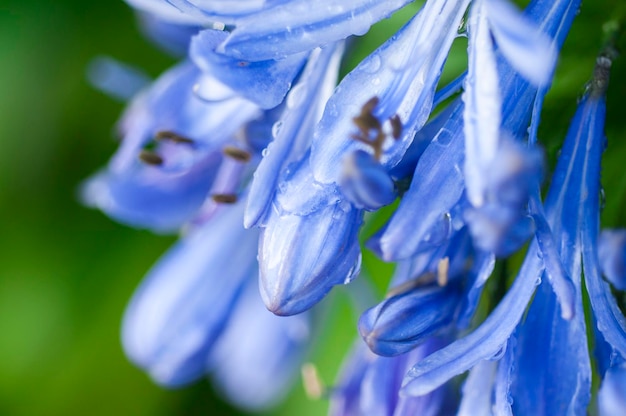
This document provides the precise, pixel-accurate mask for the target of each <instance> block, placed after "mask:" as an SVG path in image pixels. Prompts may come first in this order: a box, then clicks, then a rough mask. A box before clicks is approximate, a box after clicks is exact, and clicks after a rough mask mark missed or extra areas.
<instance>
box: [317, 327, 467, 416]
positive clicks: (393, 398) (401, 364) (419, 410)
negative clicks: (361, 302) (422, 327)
mask: <svg viewBox="0 0 626 416" xmlns="http://www.w3.org/2000/svg"><path fill="white" fill-rule="evenodd" d="M444 342H445V341H444V340H443V339H440V338H435V337H431V338H428V339H427V340H426V341H425V342H424V343H423V344H422V345H420V346H419V347H417V348H415V349H414V350H413V351H411V352H409V353H406V354H402V355H399V356H396V357H380V356H376V355H374V354H372V352H371V351H369V350H368V349H367V348H365V347H364V346H363V345H362V344H361V343H358V344H357V345H355V346H354V347H353V350H352V353H351V354H350V356H349V357H348V358H347V360H346V364H344V368H343V369H342V370H341V372H340V377H339V382H338V385H337V386H335V387H334V388H333V389H332V391H331V402H330V410H329V415H332V416H363V415H381V416H409V415H432V416H435V415H438V414H451V413H453V412H454V410H455V408H456V400H455V398H454V395H453V394H452V393H451V392H450V391H449V389H448V387H447V386H444V387H441V388H439V389H437V390H435V391H434V392H432V393H430V394H428V395H425V396H421V397H409V396H402V395H399V388H400V383H401V381H402V377H403V375H404V373H405V372H406V370H407V368H408V366H410V363H412V362H414V361H416V360H420V359H422V358H423V357H425V356H426V355H428V354H429V353H430V352H432V351H434V350H436V349H438V348H440V347H441V346H442V345H443V344H444Z"/></svg>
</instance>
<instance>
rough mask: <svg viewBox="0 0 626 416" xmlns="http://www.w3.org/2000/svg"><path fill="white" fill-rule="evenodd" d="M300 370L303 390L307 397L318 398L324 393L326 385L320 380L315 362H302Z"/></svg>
mask: <svg viewBox="0 0 626 416" xmlns="http://www.w3.org/2000/svg"><path fill="white" fill-rule="evenodd" d="M300 372H301V374H302V385H303V387H304V392H305V394H306V395H307V397H308V398H309V399H313V400H319V399H321V398H322V397H324V396H325V395H326V392H327V389H326V386H324V382H323V381H322V379H321V377H320V375H319V373H318V371H317V367H316V366H315V364H313V363H304V364H302V368H301V369H300Z"/></svg>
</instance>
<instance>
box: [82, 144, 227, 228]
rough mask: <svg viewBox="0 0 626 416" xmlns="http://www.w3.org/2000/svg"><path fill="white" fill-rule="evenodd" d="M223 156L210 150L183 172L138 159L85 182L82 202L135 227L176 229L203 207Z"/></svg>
mask: <svg viewBox="0 0 626 416" xmlns="http://www.w3.org/2000/svg"><path fill="white" fill-rule="evenodd" d="M221 159H222V155H221V152H219V151H216V152H211V153H208V154H206V155H205V156H203V158H202V159H200V160H199V161H198V162H197V163H195V164H194V165H193V166H192V167H191V168H190V169H188V170H186V171H184V172H174V173H172V172H167V171H163V170H161V169H159V168H158V167H153V166H145V165H142V164H141V163H140V162H139V161H138V162H136V164H135V165H134V167H133V168H131V169H126V170H125V171H124V172H120V173H118V172H116V171H114V170H109V171H105V172H102V173H99V174H97V175H96V176H94V177H92V178H91V179H89V181H88V182H86V183H85V184H84V185H83V189H82V197H83V201H84V202H85V203H86V204H88V205H90V206H94V207H97V208H99V209H101V210H103V211H104V212H106V213H107V214H108V215H110V216H111V217H112V218H114V219H116V220H117V221H120V222H122V223H124V224H128V225H131V226H133V227H141V228H149V229H151V230H154V231H157V232H172V231H176V230H177V229H178V228H180V227H181V226H182V225H183V224H184V223H185V222H187V221H189V220H190V219H191V218H192V217H193V216H194V215H195V214H196V213H197V212H198V210H199V209H200V207H201V206H202V204H203V202H204V201H205V199H206V198H207V196H208V194H209V190H210V189H211V185H212V183H213V180H214V178H215V173H216V171H217V168H218V166H219V164H220V161H221Z"/></svg>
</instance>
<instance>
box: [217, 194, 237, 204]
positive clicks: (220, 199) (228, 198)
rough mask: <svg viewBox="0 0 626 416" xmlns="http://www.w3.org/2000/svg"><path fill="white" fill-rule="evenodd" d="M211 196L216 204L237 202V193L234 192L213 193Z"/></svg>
mask: <svg viewBox="0 0 626 416" xmlns="http://www.w3.org/2000/svg"><path fill="white" fill-rule="evenodd" d="M211 198H212V199H213V201H215V202H217V203H218V204H234V203H235V202H237V195H235V194H213V195H211Z"/></svg>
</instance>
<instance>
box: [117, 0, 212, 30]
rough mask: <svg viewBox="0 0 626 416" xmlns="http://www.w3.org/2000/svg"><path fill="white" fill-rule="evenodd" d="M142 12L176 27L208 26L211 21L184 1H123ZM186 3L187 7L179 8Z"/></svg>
mask: <svg viewBox="0 0 626 416" xmlns="http://www.w3.org/2000/svg"><path fill="white" fill-rule="evenodd" d="M124 1H126V3H128V4H130V5H131V6H133V7H134V8H136V9H139V10H140V11H142V12H146V13H150V14H152V15H154V16H155V17H156V18H158V19H160V20H162V21H164V22H169V23H171V24H178V25H197V26H202V25H206V24H210V23H211V20H210V19H209V18H208V17H207V16H205V15H204V14H203V13H202V11H201V10H199V9H197V8H195V7H194V6H192V5H190V4H189V3H187V1H186V0H124ZM183 3H187V7H184V6H183V7H181V5H182V4H183Z"/></svg>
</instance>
